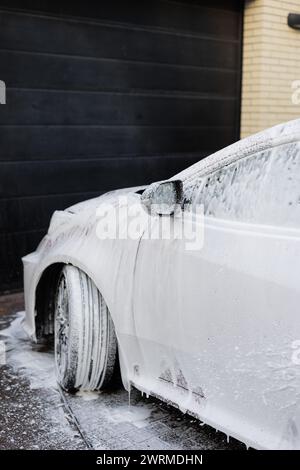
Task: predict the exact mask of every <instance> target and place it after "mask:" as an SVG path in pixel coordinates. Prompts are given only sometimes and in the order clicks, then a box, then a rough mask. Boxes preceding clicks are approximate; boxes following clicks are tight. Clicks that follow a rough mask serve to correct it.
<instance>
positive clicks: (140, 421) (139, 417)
mask: <svg viewBox="0 0 300 470" xmlns="http://www.w3.org/2000/svg"><path fill="white" fill-rule="evenodd" d="M150 415H151V409H150V407H149V408H148V407H147V406H145V405H143V406H134V405H128V406H125V405H124V406H116V407H115V408H114V409H111V410H109V411H108V410H107V417H108V418H109V419H110V420H111V421H113V422H114V423H131V424H133V425H134V426H136V427H137V428H144V427H145V426H147V424H149V423H148V421H147V420H148V418H149V417H150Z"/></svg>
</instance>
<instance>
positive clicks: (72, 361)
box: [54, 265, 118, 393]
mask: <svg viewBox="0 0 300 470" xmlns="http://www.w3.org/2000/svg"><path fill="white" fill-rule="evenodd" d="M54 323H55V324H54V351H55V368H56V375H57V381H58V383H59V384H60V385H61V387H62V388H63V389H64V390H66V391H68V392H72V393H74V392H76V391H78V390H79V389H82V390H86V391H93V390H103V389H105V388H107V387H109V386H110V385H111V384H112V380H113V378H114V376H115V370H116V367H117V362H118V359H117V339H116V334H115V330H114V325H113V322H112V319H111V316H110V313H109V310H108V307H107V305H106V303H105V301H104V299H103V297H102V295H101V293H100V292H99V290H98V289H97V287H96V286H95V284H94V283H93V281H92V280H91V279H90V278H89V277H88V276H87V275H86V274H85V273H84V272H83V271H81V270H80V269H78V268H76V267H74V266H71V265H66V266H65V267H64V268H63V269H62V271H61V274H60V278H59V281H58V286H57V291H56V299H55V312H54Z"/></svg>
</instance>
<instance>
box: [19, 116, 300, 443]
mask: <svg viewBox="0 0 300 470" xmlns="http://www.w3.org/2000/svg"><path fill="white" fill-rule="evenodd" d="M124 200H125V201H126V204H125V206H126V208H127V209H128V210H130V209H131V207H135V208H136V207H138V208H139V207H140V208H143V211H142V212H143V214H144V216H145V217H144V219H143V222H142V225H143V223H145V224H146V223H149V221H150V222H151V223H150V225H151V224H152V225H153V224H154V226H155V225H156V224H158V225H159V224H161V223H162V221H168V220H169V221H172V224H173V225H174V224H175V225H176V223H180V222H178V221H180V217H179V218H178V216H177V215H176V207H177V205H178V204H179V205H180V207H181V208H182V207H183V211H184V210H185V209H184V208H185V207H186V204H188V206H187V207H188V209H186V210H187V212H188V213H189V214H191V215H192V216H193V213H196V210H197V208H198V207H203V210H204V217H202V218H201V220H200V222H199V221H198V222H196V226H197V227H198V229H199V233H200V232H201V233H202V236H203V240H202V244H199V246H198V248H197V247H196V248H194V249H187V244H186V240H184V238H180V237H176V236H175V237H171V238H169V239H168V238H167V237H157V238H151V237H148V236H147V233H146V232H147V231H146V230H144V229H142V230H141V232H140V234H139V235H138V236H136V237H134V236H133V237H120V236H119V237H106V236H103V237H102V236H101V233H102V232H101V230H102V228H103V231H105V230H104V225H103V224H102V225H101V224H100V226H99V213H101V211H102V209H103V208H104V207H107V206H108V205H111V207H113V208H115V209H119V208H120V205H122V204H123V209H124ZM120 201H121V202H120ZM152 206H153V207H154V208H156V209H154V210H153V211H152V212H151V211H149V208H151V207H152ZM144 209H146V210H147V211H148V212H146V210H144ZM99 211H100V212H99ZM174 212H175V214H174ZM109 217H110V216H109ZM101 220H102V219H101ZM102 222H103V220H102ZM110 223H111V224H113V223H114V221H113V217H111V218H109V222H108V225H109V224H110ZM123 224H125V218H122V217H119V219H118V221H117V225H118V229H120V232H122V233H123V232H125V228H124V227H123ZM197 224H198V225H197ZM145 226H146V225H145ZM145 226H144V228H145ZM99 227H100V228H99ZM101 227H102V228H101ZM200 245H201V246H200ZM23 262H24V272H25V276H24V277H25V301H26V324H25V328H26V330H27V332H28V334H29V335H30V336H31V337H32V339H33V340H38V339H40V338H50V339H51V338H53V337H54V343H55V360H56V369H57V377H58V382H59V383H60V385H61V386H62V387H63V388H64V389H65V390H68V391H74V390H78V389H80V388H83V389H86V390H99V389H102V388H105V387H107V386H109V385H110V383H111V381H113V380H115V379H116V377H117V372H118V367H119V363H120V367H119V368H120V372H121V376H122V381H123V384H124V387H125V388H126V389H127V390H129V389H130V387H131V386H134V387H135V388H137V389H138V390H140V391H142V392H145V393H147V394H150V395H153V396H157V397H160V398H161V399H163V400H165V401H167V402H169V403H172V404H173V405H175V406H178V407H179V408H180V409H181V410H182V411H184V412H188V413H190V414H192V415H194V416H196V417H198V418H199V419H200V420H201V421H203V422H204V423H207V424H209V425H211V426H214V427H215V428H217V429H219V430H221V431H223V432H225V433H226V434H228V435H231V436H233V437H235V438H237V439H239V440H241V441H243V442H245V443H246V444H247V445H248V446H252V447H254V448H263V449H300V120H296V121H292V122H290V123H287V124H282V125H279V126H276V127H274V128H272V129H269V130H267V131H264V132H261V133H259V134H257V135H255V136H252V137H250V138H247V139H244V140H242V141H239V142H237V143H235V144H233V145H231V146H230V147H227V148H226V149H224V150H221V151H219V152H217V153H215V154H214V155H211V156H209V157H207V158H205V159H204V160H201V161H200V162H199V163H197V164H195V165H193V166H192V167H190V168H188V169H187V170H185V171H183V172H181V173H180V174H178V175H176V176H175V177H173V178H171V179H170V180H168V181H164V182H161V183H154V184H152V185H150V186H149V187H147V188H144V189H143V188H142V189H141V188H139V189H137V188H135V189H128V190H121V191H114V192H112V193H108V194H106V195H104V196H101V197H99V198H96V199H93V200H90V201H86V202H83V203H80V204H78V205H75V206H73V207H71V208H69V209H66V210H65V211H59V212H55V213H54V215H53V217H52V220H51V223H50V227H49V231H48V234H47V235H46V236H45V238H44V239H43V240H42V242H41V244H40V245H39V247H38V248H37V250H36V252H34V253H32V254H30V255H28V256H26V257H25V258H24V259H23Z"/></svg>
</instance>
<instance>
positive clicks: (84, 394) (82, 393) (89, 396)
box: [76, 390, 101, 401]
mask: <svg viewBox="0 0 300 470" xmlns="http://www.w3.org/2000/svg"><path fill="white" fill-rule="evenodd" d="M100 394H101V392H90V391H86V390H79V391H78V392H77V393H76V397H81V398H82V399H83V400H84V401H93V400H98V398H99V396H100Z"/></svg>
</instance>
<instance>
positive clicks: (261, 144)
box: [171, 119, 300, 185]
mask: <svg viewBox="0 0 300 470" xmlns="http://www.w3.org/2000/svg"><path fill="white" fill-rule="evenodd" d="M297 140H298V141H300V119H295V120H293V121H289V122H286V123H283V124H279V125H277V126H274V127H271V128H269V129H266V130H264V131H261V132H258V133H257V134H253V135H251V136H249V137H246V138H245V139H242V140H239V141H237V142H235V143H234V144H232V145H229V146H228V147H225V148H223V149H222V150H219V151H218V152H216V153H213V154H212V155H210V156H208V157H206V158H204V159H203V160H200V161H199V162H197V163H195V164H194V165H192V166H190V167H188V168H187V169H185V170H183V171H181V172H180V173H178V174H177V175H175V176H173V177H172V178H171V179H172V180H174V179H180V180H182V181H183V183H184V185H186V184H192V183H193V182H195V180H196V179H197V178H199V177H201V176H204V175H207V174H209V173H212V172H213V171H215V170H218V169H219V168H222V167H224V166H227V165H229V164H230V163H233V162H235V161H237V160H239V159H241V158H244V157H247V156H249V155H251V154H253V153H257V152H262V151H264V150H267V149H269V148H272V147H276V146H278V145H282V144H285V143H289V142H294V141H297Z"/></svg>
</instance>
